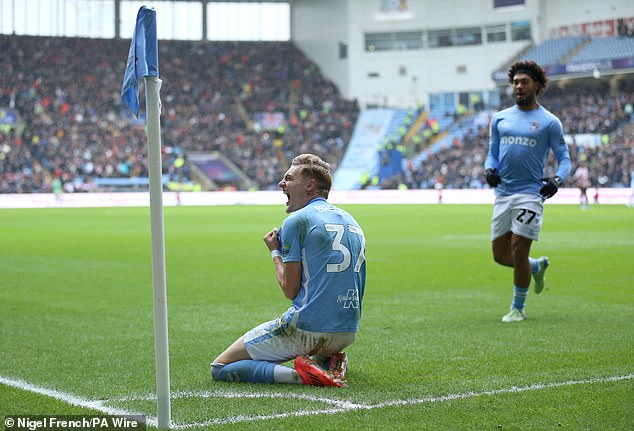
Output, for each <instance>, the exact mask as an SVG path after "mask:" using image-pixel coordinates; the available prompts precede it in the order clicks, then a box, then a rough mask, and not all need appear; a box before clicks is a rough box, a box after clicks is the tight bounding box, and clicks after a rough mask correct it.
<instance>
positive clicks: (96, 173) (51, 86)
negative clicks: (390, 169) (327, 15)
mask: <svg viewBox="0 0 634 431" xmlns="http://www.w3.org/2000/svg"><path fill="white" fill-rule="evenodd" d="M128 48H129V42H128V41H122V40H120V41H112V40H100V39H83V38H47V37H28V36H0V49H1V50H2V52H4V53H10V54H9V55H4V56H3V57H2V59H1V60H0V107H2V108H3V109H6V110H8V109H7V108H9V109H11V110H12V112H14V113H15V115H14V116H12V118H13V119H12V120H11V121H9V120H6V116H5V117H3V118H5V120H4V121H5V122H4V123H3V129H2V130H3V131H4V132H3V133H0V136H1V138H0V139H2V140H1V141H0V149H1V150H2V151H1V152H0V158H1V161H2V163H1V164H0V168H1V171H0V192H3V193H7V192H48V191H50V181H51V179H52V178H54V177H59V178H61V179H62V181H63V183H64V186H65V189H66V191H91V190H97V189H99V187H100V186H101V185H103V184H107V187H109V188H110V189H111V188H119V189H122V188H123V187H125V186H129V187H130V188H133V189H134V188H135V187H137V186H138V185H139V184H140V183H141V185H142V183H143V181H137V180H130V181H125V180H117V181H111V180H106V179H114V178H120V179H134V178H143V177H145V178H146V177H147V160H146V149H145V142H146V139H145V132H144V129H143V120H142V119H141V120H140V121H139V120H136V119H134V118H133V117H132V116H131V114H130V113H129V112H128V111H127V110H125V109H124V107H123V105H122V103H121V101H120V95H119V94H120V88H121V80H122V77H123V70H124V69H125V64H124V62H125V59H126V58H127V50H128ZM159 52H160V54H159V56H160V73H161V78H162V80H163V85H162V89H161V98H162V105H163V107H162V119H161V122H162V132H163V133H162V135H163V136H162V137H163V165H164V172H163V174H164V175H165V176H166V179H165V182H166V183H168V182H169V181H170V180H171V181H174V180H175V179H176V178H180V179H182V180H185V181H186V180H188V179H189V178H188V176H189V172H187V170H186V169H184V167H183V166H182V165H181V166H180V167H177V164H178V160H179V159H182V157H183V155H186V154H187V153H188V152H192V151H195V152H214V151H218V152H221V153H222V154H223V155H224V156H226V157H227V158H228V159H229V160H231V162H233V164H234V165H235V166H237V167H239V168H240V169H241V170H242V171H243V172H244V173H246V174H247V175H248V176H249V177H250V178H251V180H252V183H253V184H255V187H256V188H258V189H276V188H277V182H278V181H279V178H280V177H281V175H282V173H283V171H284V170H285V169H286V167H287V160H288V158H289V157H291V156H292V155H294V154H298V153H300V152H313V153H316V154H319V155H321V156H323V157H325V158H327V159H328V160H333V161H335V162H336V161H338V160H340V158H341V156H342V154H343V151H344V149H345V146H346V144H347V143H348V141H349V138H350V134H351V131H352V128H353V127H354V124H355V122H356V118H357V116H358V107H357V104H356V102H355V101H347V100H344V99H343V98H342V97H341V96H340V95H339V93H338V91H337V89H336V88H335V87H334V85H332V84H331V83H330V82H328V81H327V80H326V79H325V78H324V77H323V76H322V75H321V73H320V71H319V69H318V68H317V66H316V65H315V64H314V63H312V62H311V61H309V60H308V59H307V58H306V57H305V56H304V55H303V54H302V53H301V52H300V51H299V50H298V49H297V48H296V47H295V46H294V45H292V44H291V43H288V42H243V43H239V42H235V43H234V42H225V43H209V42H178V41H173V42H172V41H170V42H164V41H162V42H161V44H160V48H159ZM86 58H90V60H91V61H89V62H87V61H84V59H86ZM280 59H281V60H283V61H280ZM142 115H143V113H142V114H141V116H142ZM280 118H283V119H284V121H283V122H279V119H280ZM271 119H272V121H270V120H271Z"/></svg>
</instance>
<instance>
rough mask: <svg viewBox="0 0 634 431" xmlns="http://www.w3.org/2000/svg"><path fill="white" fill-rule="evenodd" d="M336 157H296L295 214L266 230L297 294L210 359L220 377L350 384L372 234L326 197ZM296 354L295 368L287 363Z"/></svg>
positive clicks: (287, 288) (286, 282)
mask: <svg viewBox="0 0 634 431" xmlns="http://www.w3.org/2000/svg"><path fill="white" fill-rule="evenodd" d="M331 185H332V173H331V169H330V165H329V164H328V163H326V162H324V161H323V160H322V159H320V158H319V157H317V156H315V155H312V154H302V155H299V156H297V157H295V158H294V159H293V161H292V163H291V166H290V168H289V169H288V171H286V173H285V174H284V177H283V178H282V180H281V181H280V182H279V187H280V188H281V189H282V192H283V193H284V194H285V195H286V196H287V199H288V200H287V202H286V212H287V213H289V216H288V217H287V218H286V219H285V220H284V222H283V223H282V226H281V227H280V228H279V230H278V229H273V230H271V231H270V232H269V233H267V234H266V235H265V236H264V242H265V244H266V245H267V247H268V249H269V250H270V251H271V256H272V258H273V263H274V265H275V275H276V278H277V281H278V283H279V285H280V287H281V288H282V291H283V293H284V295H285V296H286V297H287V298H288V299H290V300H291V301H292V304H291V306H290V308H289V309H288V310H286V311H285V312H284V313H283V314H282V315H281V316H280V317H278V318H277V319H275V320H272V321H269V322H266V323H263V324H261V325H259V326H257V327H255V328H253V329H251V330H250V331H248V332H246V333H245V334H244V335H243V336H242V337H240V338H238V339H237V340H236V341H235V342H234V343H233V344H232V345H231V346H229V347H228V348H227V349H226V350H225V351H224V352H223V353H221V354H220V356H218V357H217V358H216V359H215V360H214V362H212V363H211V376H212V378H213V379H214V380H217V381H227V382H249V383H298V384H301V383H304V384H311V385H318V386H339V387H341V386H344V385H345V377H346V371H347V364H348V358H347V355H346V354H345V353H344V352H343V350H344V349H345V348H346V347H348V346H350V345H351V344H352V343H353V341H354V338H355V335H356V333H357V331H358V329H359V320H360V318H361V302H362V299H363V292H364V289H365V278H366V263H365V236H364V234H363V230H362V229H361V227H360V226H359V224H358V223H357V222H356V220H355V219H354V218H353V217H352V216H351V215H350V214H348V213H347V212H346V211H343V210H342V209H340V208H337V207H335V206H334V205H331V204H329V203H328V202H327V201H326V199H327V198H328V194H329V192H330V188H331ZM292 359H295V364H294V368H290V367H287V366H284V365H281V364H282V363H284V362H287V361H290V360H292Z"/></svg>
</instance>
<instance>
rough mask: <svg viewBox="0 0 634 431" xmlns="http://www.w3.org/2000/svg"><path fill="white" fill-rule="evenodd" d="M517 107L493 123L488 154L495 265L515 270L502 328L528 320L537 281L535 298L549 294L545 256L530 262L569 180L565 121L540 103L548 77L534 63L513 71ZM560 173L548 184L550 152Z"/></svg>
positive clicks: (519, 65)
mask: <svg viewBox="0 0 634 431" xmlns="http://www.w3.org/2000/svg"><path fill="white" fill-rule="evenodd" d="M508 78H509V82H510V84H511V86H512V88H513V95H514V97H515V105H514V106H512V107H510V108H507V109H504V110H502V111H499V112H497V113H496V114H495V115H494V116H493V118H492V119H491V128H490V142H489V151H488V154H487V158H486V161H485V163H484V168H485V175H486V181H487V183H488V184H489V186H491V187H494V188H495V204H494V207H493V217H492V220H491V240H492V249H493V259H494V260H495V262H497V263H499V264H500V265H504V266H508V267H511V268H513V302H512V303H511V309H510V312H509V313H508V314H506V315H504V317H502V321H503V322H520V321H522V320H524V318H525V313H524V305H525V302H526V297H527V296H528V290H529V287H530V283H531V276H532V278H533V279H534V289H535V293H540V292H541V291H542V290H543V289H544V285H545V282H544V273H545V271H546V268H548V265H549V261H548V258H547V257H546V256H542V257H540V258H538V259H535V258H531V257H529V254H530V249H531V244H532V242H533V241H537V240H538V239H539V233H540V231H541V228H542V216H543V212H544V201H545V200H546V199H548V198H550V197H552V196H553V195H554V194H555V193H557V190H558V188H559V187H560V185H561V184H562V183H563V182H564V181H566V179H567V178H568V175H569V174H570V154H569V153H568V147H567V145H566V142H565V141H564V132H563V128H562V125H561V121H560V120H559V119H558V118H557V117H556V116H555V115H553V114H552V113H550V112H549V111H547V110H546V109H545V108H544V107H543V106H541V105H540V104H539V103H538V101H537V96H538V95H539V93H540V92H541V91H543V90H544V89H545V88H546V85H547V83H548V80H547V78H546V72H545V71H544V69H543V68H542V67H541V66H539V65H538V64H537V63H535V62H534V61H519V62H516V63H514V64H513V65H511V67H510V68H509V71H508ZM551 150H552V152H553V153H554V155H555V158H556V159H557V163H558V165H557V172H556V173H555V175H554V176H552V177H549V178H544V165H545V164H546V160H547V158H548V154H549V152H550V151H551Z"/></svg>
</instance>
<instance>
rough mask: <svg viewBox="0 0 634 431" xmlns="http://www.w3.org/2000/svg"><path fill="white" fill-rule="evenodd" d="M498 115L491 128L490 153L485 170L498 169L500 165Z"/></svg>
mask: <svg viewBox="0 0 634 431" xmlns="http://www.w3.org/2000/svg"><path fill="white" fill-rule="evenodd" d="M497 122H498V119H497V115H495V116H493V119H492V120H491V126H490V128H489V136H490V138H489V152H488V153H487V158H486V160H485V162H484V169H489V168H491V169H497V168H498V167H499V165H500V160H499V156H500V134H499V132H498V128H497Z"/></svg>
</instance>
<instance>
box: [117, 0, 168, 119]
mask: <svg viewBox="0 0 634 431" xmlns="http://www.w3.org/2000/svg"><path fill="white" fill-rule="evenodd" d="M144 76H159V69H158V39H157V38H156V11H155V10H154V9H149V8H147V7H146V6H141V8H140V9H139V13H138V14H137V16H136V25H135V27H134V34H133V35H132V42H131V43H130V52H129V53H128V63H127V66H126V69H125V75H124V76H123V85H122V86H121V98H122V99H123V103H125V104H126V106H127V107H128V109H130V111H132V112H133V113H134V115H136V116H137V117H138V116H139V88H138V86H137V80H138V79H139V78H141V77H144Z"/></svg>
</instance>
